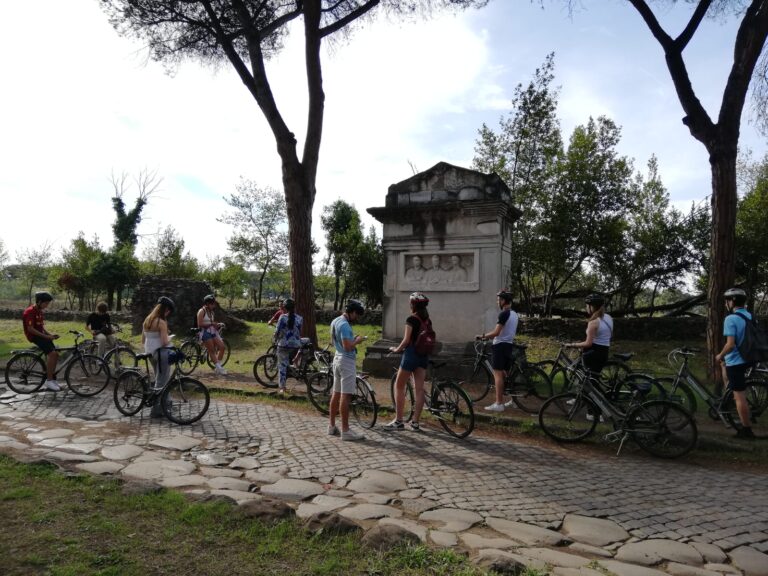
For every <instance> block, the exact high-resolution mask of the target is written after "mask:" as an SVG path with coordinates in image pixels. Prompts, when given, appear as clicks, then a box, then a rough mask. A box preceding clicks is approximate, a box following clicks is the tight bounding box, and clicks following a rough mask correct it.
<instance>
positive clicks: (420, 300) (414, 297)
mask: <svg viewBox="0 0 768 576" xmlns="http://www.w3.org/2000/svg"><path fill="white" fill-rule="evenodd" d="M408 299H409V300H410V301H411V302H415V303H416V304H429V298H427V295H426V294H424V293H423V292H412V293H411V295H410V296H409V297H408Z"/></svg>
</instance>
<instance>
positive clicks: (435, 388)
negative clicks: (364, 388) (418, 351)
mask: <svg viewBox="0 0 768 576" xmlns="http://www.w3.org/2000/svg"><path fill="white" fill-rule="evenodd" d="M446 364H447V363H446V362H441V363H440V364H437V363H435V362H434V361H432V360H430V361H429V368H430V378H429V380H428V381H429V391H427V390H426V383H427V381H425V382H424V385H425V389H424V412H425V413H426V414H427V415H428V416H434V417H435V418H436V419H437V421H438V422H440V425H441V426H442V427H443V429H444V430H445V431H446V432H448V434H450V435H451V436H455V437H456V438H466V437H467V436H469V435H470V434H471V433H472V430H474V429H475V411H474V408H473V407H472V400H470V398H469V396H468V395H467V393H466V392H465V391H464V389H463V387H462V386H461V383H459V384H456V383H455V382H454V381H453V380H450V379H447V378H446V379H439V378H435V376H434V372H435V370H439V369H440V368H442V367H443V366H445V365H446ZM397 370H398V369H397V368H395V369H394V374H392V379H391V380H390V383H389V393H390V397H391V398H392V405H393V406H394V405H395V381H396V380H397ZM413 388H414V383H413V374H411V375H410V377H409V378H408V381H407V382H406V385H405V407H404V409H403V420H404V421H407V420H410V419H411V418H412V417H413V404H414V393H413Z"/></svg>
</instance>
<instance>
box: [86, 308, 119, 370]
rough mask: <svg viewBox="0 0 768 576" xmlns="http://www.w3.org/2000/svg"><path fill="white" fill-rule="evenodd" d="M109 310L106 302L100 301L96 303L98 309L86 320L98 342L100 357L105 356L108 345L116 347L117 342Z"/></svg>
mask: <svg viewBox="0 0 768 576" xmlns="http://www.w3.org/2000/svg"><path fill="white" fill-rule="evenodd" d="M108 310H109V308H108V307H107V303H106V302H99V303H98V304H96V311H95V312H92V313H91V315H90V316H88V319H87V320H86V321H85V326H86V328H88V330H89V331H90V333H91V334H92V335H93V339H94V340H95V341H96V344H98V346H99V348H98V354H99V357H100V358H104V353H105V352H106V351H107V347H109V348H114V347H115V343H116V338H115V335H114V333H113V330H112V323H111V322H110V318H109V313H108Z"/></svg>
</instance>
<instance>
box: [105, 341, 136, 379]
mask: <svg viewBox="0 0 768 576" xmlns="http://www.w3.org/2000/svg"><path fill="white" fill-rule="evenodd" d="M104 363H105V364H106V365H107V368H109V373H110V376H112V378H117V377H118V376H119V375H120V374H121V373H122V372H123V371H124V370H126V369H128V368H136V366H138V365H139V362H138V360H136V353H135V352H134V351H133V350H131V349H130V348H128V347H127V346H118V347H117V348H112V350H110V351H109V352H107V353H106V354H105V355H104Z"/></svg>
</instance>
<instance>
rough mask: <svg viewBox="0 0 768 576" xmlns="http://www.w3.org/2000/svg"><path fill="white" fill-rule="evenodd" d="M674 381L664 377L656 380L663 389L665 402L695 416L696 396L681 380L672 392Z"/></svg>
mask: <svg viewBox="0 0 768 576" xmlns="http://www.w3.org/2000/svg"><path fill="white" fill-rule="evenodd" d="M675 379H676V377H675V378H673V377H671V376H664V377H662V378H657V379H656V381H657V382H658V383H659V384H661V387H662V388H664V392H665V393H666V395H667V396H666V399H667V400H669V401H670V402H674V403H675V404H678V405H679V406H682V407H683V408H684V409H685V410H686V411H687V412H689V413H690V414H696V394H694V393H693V390H691V387H690V386H688V384H686V383H685V382H683V381H682V380H679V381H678V383H677V387H676V388H675V391H674V392H672V388H673V385H674V383H675ZM714 419H715V420H717V416H715V418H714Z"/></svg>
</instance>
